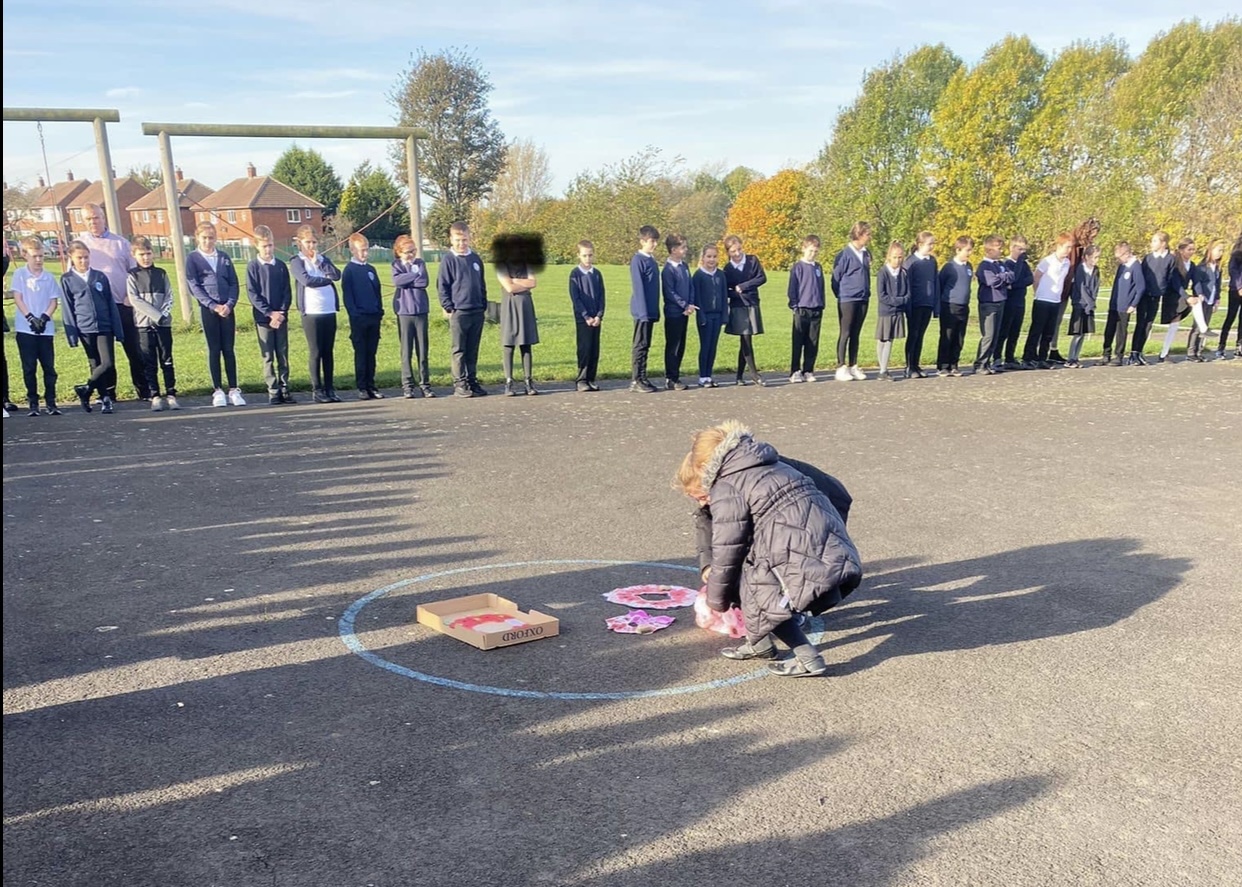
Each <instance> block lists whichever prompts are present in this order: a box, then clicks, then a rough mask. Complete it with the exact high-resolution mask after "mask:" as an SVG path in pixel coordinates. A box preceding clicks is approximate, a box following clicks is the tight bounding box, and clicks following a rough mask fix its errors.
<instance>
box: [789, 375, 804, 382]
mask: <svg viewBox="0 0 1242 887" xmlns="http://www.w3.org/2000/svg"><path fill="white" fill-rule="evenodd" d="M789 381H790V384H797V383H799V382H801V381H802V374H801V373H793V374H792V375H790V377H789Z"/></svg>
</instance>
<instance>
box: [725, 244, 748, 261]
mask: <svg viewBox="0 0 1242 887" xmlns="http://www.w3.org/2000/svg"><path fill="white" fill-rule="evenodd" d="M725 249H726V250H728V252H729V261H731V262H740V261H742V259H744V258H746V253H745V252H743V250H742V245H741V244H740V243H738V242H737V241H736V240H735V241H733V242H732V243H730V244H729V245H728V246H726V247H725Z"/></svg>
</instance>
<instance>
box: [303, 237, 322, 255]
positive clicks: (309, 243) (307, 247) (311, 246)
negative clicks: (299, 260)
mask: <svg viewBox="0 0 1242 887" xmlns="http://www.w3.org/2000/svg"><path fill="white" fill-rule="evenodd" d="M298 246H300V247H301V248H302V252H304V253H306V254H307V255H308V256H313V255H315V253H316V252H318V251H319V238H318V237H316V236H315V235H314V234H307V235H306V236H305V237H303V238H302V239H301V240H299V241H298Z"/></svg>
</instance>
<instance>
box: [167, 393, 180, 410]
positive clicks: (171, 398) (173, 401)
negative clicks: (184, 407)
mask: <svg viewBox="0 0 1242 887" xmlns="http://www.w3.org/2000/svg"><path fill="white" fill-rule="evenodd" d="M165 400H166V401H167V402H168V408H169V409H170V410H179V409H181V404H179V403H177V395H175V394H170V395H168V397H166V398H165Z"/></svg>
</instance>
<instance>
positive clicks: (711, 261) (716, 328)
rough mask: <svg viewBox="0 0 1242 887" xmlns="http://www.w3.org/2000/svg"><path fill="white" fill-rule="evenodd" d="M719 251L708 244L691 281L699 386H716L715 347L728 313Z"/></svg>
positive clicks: (727, 286)
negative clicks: (697, 343)
mask: <svg viewBox="0 0 1242 887" xmlns="http://www.w3.org/2000/svg"><path fill="white" fill-rule="evenodd" d="M719 264H720V250H719V249H718V248H717V247H716V244H714V243H709V244H708V245H707V246H705V247H703V249H702V251H700V253H699V267H698V268H697V269H696V270H695V272H694V278H693V279H692V281H691V283H692V284H693V286H694V305H695V308H696V309H697V310H696V311H695V312H694V319H695V323H696V325H697V327H698V330H699V387H700V388H716V387H718V386H717V385H716V380H715V379H714V378H713V376H714V374H715V367H716V347H717V345H718V344H719V343H720V331H721V330H722V329H724V324H725V317H726V316H727V315H728V312H729V285H728V284H727V283H725V276H724V272H723V271H721V270H720V268H719V267H718V266H719Z"/></svg>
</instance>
